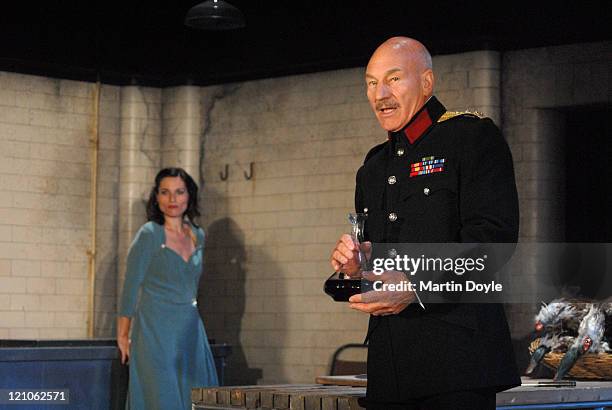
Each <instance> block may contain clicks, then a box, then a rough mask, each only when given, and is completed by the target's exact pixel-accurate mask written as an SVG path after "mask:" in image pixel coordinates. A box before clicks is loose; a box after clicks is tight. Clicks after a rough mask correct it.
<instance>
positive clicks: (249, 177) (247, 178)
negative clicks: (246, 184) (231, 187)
mask: <svg viewBox="0 0 612 410" xmlns="http://www.w3.org/2000/svg"><path fill="white" fill-rule="evenodd" d="M252 178H253V163H252V162H249V173H248V174H247V172H246V171H244V179H246V180H247V181H248V180H250V179H252Z"/></svg>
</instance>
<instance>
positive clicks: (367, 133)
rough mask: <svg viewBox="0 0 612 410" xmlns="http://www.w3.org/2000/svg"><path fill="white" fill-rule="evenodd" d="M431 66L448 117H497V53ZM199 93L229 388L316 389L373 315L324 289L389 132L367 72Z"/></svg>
mask: <svg viewBox="0 0 612 410" xmlns="http://www.w3.org/2000/svg"><path fill="white" fill-rule="evenodd" d="M433 63H434V69H435V70H436V73H437V85H436V89H437V90H438V91H437V93H436V94H437V95H438V97H439V98H440V100H441V101H442V102H444V103H445V104H447V107H448V109H449V110H465V109H466V108H470V109H472V110H474V109H475V110H479V111H481V112H485V113H488V114H489V115H492V117H493V118H494V119H495V120H496V121H497V122H499V106H500V101H499V95H500V94H499V70H500V56H499V54H498V53H496V52H473V53H465V54H460V55H451V56H440V57H435V58H434V61H433ZM202 93H203V99H202V101H203V103H202V106H203V110H204V113H203V115H202V117H203V118H205V119H206V125H205V127H204V134H203V141H204V145H203V152H204V161H203V167H202V170H203V177H204V192H203V195H202V199H203V201H202V204H203V211H204V215H203V216H204V221H205V223H204V224H205V226H207V228H208V242H207V253H206V262H207V265H206V272H205V275H206V276H205V280H204V281H203V282H202V291H201V293H202V297H201V301H202V305H203V306H202V311H203V316H204V318H205V322H206V324H207V330H208V332H209V336H211V337H213V338H215V339H217V340H218V341H227V342H228V343H231V344H233V345H234V346H235V351H234V353H233V354H232V357H231V360H230V362H229V363H230V367H229V369H228V378H229V382H230V383H254V382H257V381H258V380H259V381H260V382H262V383H274V382H283V381H300V382H312V380H313V379H314V377H315V376H316V375H319V374H325V373H326V372H328V371H329V365H330V359H331V356H332V354H333V352H334V350H335V349H336V348H338V347H339V346H341V345H342V344H345V343H359V342H361V341H363V338H364V335H365V329H366V326H367V316H366V315H363V314H360V313H357V312H352V311H350V309H349V308H348V307H347V306H346V304H342V303H335V302H333V301H332V300H331V298H329V297H328V296H326V295H325V294H323V292H322V285H323V280H324V279H325V278H326V276H328V275H330V274H331V268H330V266H329V262H328V258H329V254H330V251H331V249H332V247H333V245H334V244H335V241H336V240H337V238H338V237H339V236H340V234H341V233H343V232H348V228H349V224H348V221H347V213H348V212H350V211H351V210H352V209H353V206H354V204H353V193H354V188H355V172H356V170H357V168H358V167H359V166H360V164H361V163H362V161H363V158H364V156H365V154H366V153H367V152H368V151H369V149H370V148H371V147H372V146H374V145H376V144H379V143H380V142H383V141H384V140H385V139H386V137H387V135H386V132H384V131H383V130H382V129H381V128H380V127H379V125H378V123H377V121H376V119H375V117H374V114H373V113H372V112H371V109H370V107H369V105H368V102H367V99H366V97H365V86H364V79H363V69H349V70H342V71H333V72H325V73H317V74H308V75H300V76H291V77H283V78H275V79H268V80H261V81H251V82H246V83H240V84H231V85H227V86H224V87H207V88H204V89H203V90H202ZM251 162H252V163H253V164H254V165H253V172H254V177H253V179H251V180H246V179H245V176H244V173H245V172H246V171H249V164H250V163H251ZM226 164H227V165H228V166H229V168H228V169H229V176H228V179H227V180H225V181H224V180H222V179H221V178H220V175H219V174H220V173H222V172H225V165H226Z"/></svg>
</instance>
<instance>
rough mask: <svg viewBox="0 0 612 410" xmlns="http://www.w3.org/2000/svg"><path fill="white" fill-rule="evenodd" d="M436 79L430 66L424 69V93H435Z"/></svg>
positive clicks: (422, 80) (422, 82)
mask: <svg viewBox="0 0 612 410" xmlns="http://www.w3.org/2000/svg"><path fill="white" fill-rule="evenodd" d="M434 81H435V80H434V73H433V71H432V70H431V69H430V68H428V69H427V70H425V71H423V74H421V86H422V87H423V94H424V95H428V96H429V95H432V94H433V89H434Z"/></svg>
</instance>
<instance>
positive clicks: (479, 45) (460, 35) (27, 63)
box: [0, 0, 612, 86]
mask: <svg viewBox="0 0 612 410" xmlns="http://www.w3.org/2000/svg"><path fill="white" fill-rule="evenodd" d="M229 2H230V3H232V4H233V5H235V6H236V7H238V8H239V9H241V10H242V12H243V13H244V15H245V18H246V20H247V26H246V27H245V28H243V29H238V30H234V31H221V32H210V31H198V30H193V29H190V28H188V27H186V26H184V24H183V19H184V17H185V14H186V12H187V10H189V8H190V7H191V6H193V5H195V4H197V3H199V2H198V1H197V0H190V1H186V0H166V1H163V2H154V1H150V2H145V1H127V0H126V1H124V2H122V3H119V4H116V3H113V2H109V1H106V2H102V1H95V2H94V1H83V0H82V1H80V2H66V1H64V2H60V1H55V2H54V1H46V2H41V3H39V4H38V3H33V4H32V3H27V2H22V3H21V4H11V5H10V6H9V5H3V9H2V10H1V11H0V42H1V43H0V70H4V71H15V72H23V73H31V74H39V75H46V76H53V77H61V78H72V79H78V80H90V81H93V80H95V79H96V78H97V77H98V76H99V77H100V79H101V80H102V81H103V82H106V83H113V84H129V83H135V84H142V85H154V86H169V85H180V84H199V85H205V84H215V83H223V82H230V81H236V80H247V79H255V78H263V77H272V76H278V75H287V74H297V73H305V72H312V71H321V70H329V69H338V68H347V67H357V66H363V65H364V64H365V63H366V62H367V59H368V57H369V55H370V53H371V52H372V51H373V49H374V48H375V47H376V45H378V44H379V43H380V42H381V41H383V40H384V39H386V38H387V37H390V36H392V35H407V36H412V37H415V38H417V39H420V40H421V41H423V42H424V43H425V44H426V45H427V46H428V47H429V49H430V51H431V52H432V54H447V53H456V52H461V51H469V50H475V49H494V50H500V51H504V50H513V49H521V48H530V47H539V46H546V45H558V44H568V43H580V42H590V41H601V40H610V39H611V37H612V36H611V30H610V21H611V19H610V10H609V5H608V2H606V1H601V2H580V1H571V2H570V1H567V2H562V1H558V2H556V3H551V7H548V6H546V5H544V3H542V2H539V1H531V2H529V3H523V4H521V3H516V2H514V3H513V2H495V1H490V2H486V3H485V2H461V1H435V0H430V1H416V0H404V1H396V0H386V1H385V0H382V1H360V0H354V1H346V2H342V1H333V0H328V1H301V2H297V1H291V0H284V1H278V0H269V1H263V0H259V1H256V0H229Z"/></svg>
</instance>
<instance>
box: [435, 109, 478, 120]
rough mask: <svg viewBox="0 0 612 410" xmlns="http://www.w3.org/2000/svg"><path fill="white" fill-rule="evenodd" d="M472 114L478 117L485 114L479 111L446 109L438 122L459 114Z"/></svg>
mask: <svg viewBox="0 0 612 410" xmlns="http://www.w3.org/2000/svg"><path fill="white" fill-rule="evenodd" d="M464 114H467V115H472V116H474V117H478V118H484V117H485V115H484V114H483V113H481V112H479V111H446V112H445V113H444V114H442V116H441V117H440V118H439V119H438V122H443V121H446V120H450V119H451V118H453V117H456V116H458V115H464Z"/></svg>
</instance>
